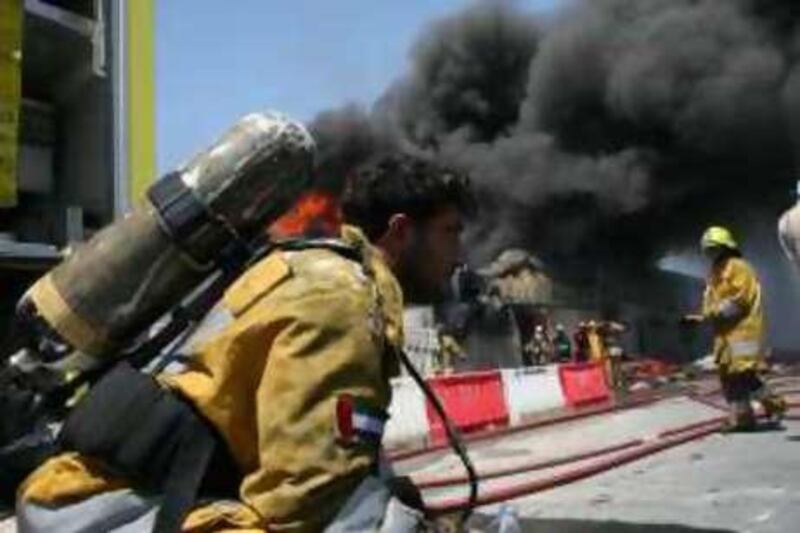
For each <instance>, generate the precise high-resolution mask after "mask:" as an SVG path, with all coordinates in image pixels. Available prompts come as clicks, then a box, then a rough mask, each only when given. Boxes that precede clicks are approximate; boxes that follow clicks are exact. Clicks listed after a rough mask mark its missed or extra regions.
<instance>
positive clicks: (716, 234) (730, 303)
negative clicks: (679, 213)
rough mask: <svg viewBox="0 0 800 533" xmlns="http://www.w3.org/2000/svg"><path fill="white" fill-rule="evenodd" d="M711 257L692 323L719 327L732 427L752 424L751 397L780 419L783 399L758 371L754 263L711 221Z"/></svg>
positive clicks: (707, 237)
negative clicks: (698, 309) (768, 386)
mask: <svg viewBox="0 0 800 533" xmlns="http://www.w3.org/2000/svg"><path fill="white" fill-rule="evenodd" d="M701 248H702V250H703V253H704V254H705V255H706V257H708V258H709V259H710V261H711V270H710V272H709V275H708V279H707V284H706V289H705V293H704V295H703V309H702V314H700V315H690V316H689V317H687V320H688V321H689V322H695V323H700V322H708V323H710V324H711V327H712V329H713V331H714V357H715V361H716V363H717V367H718V371H719V376H720V381H721V384H722V389H723V393H724V395H725V399H726V401H727V402H728V404H729V405H730V406H731V421H730V423H729V428H730V429H743V430H747V429H752V428H753V427H754V426H755V416H754V413H753V409H752V407H751V403H750V402H751V400H759V401H760V402H761V403H762V405H763V407H764V410H765V412H766V414H767V416H769V417H777V418H779V417H780V416H781V415H782V414H783V412H784V411H785V402H784V400H783V399H782V398H781V397H779V396H777V395H775V394H772V393H770V392H769V390H768V389H767V387H766V385H765V384H764V383H763V382H762V380H761V378H760V376H759V373H760V372H761V371H762V370H763V367H764V329H765V321H764V301H763V294H762V291H761V284H760V283H759V280H758V277H757V275H756V273H755V271H754V270H753V267H752V266H750V264H749V263H748V262H747V261H745V260H744V258H743V257H742V254H741V252H740V251H739V246H738V244H737V243H736V240H735V239H734V238H733V235H732V234H731V232H730V231H728V230H727V229H726V228H723V227H720V226H712V227H710V228H708V229H707V230H706V231H705V233H704V234H703V237H702V239H701Z"/></svg>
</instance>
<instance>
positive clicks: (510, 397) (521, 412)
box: [383, 363, 611, 449]
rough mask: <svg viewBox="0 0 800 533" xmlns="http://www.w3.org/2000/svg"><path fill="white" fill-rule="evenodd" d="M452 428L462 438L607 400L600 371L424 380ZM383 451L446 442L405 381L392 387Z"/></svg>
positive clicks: (583, 368) (571, 367) (567, 367)
mask: <svg viewBox="0 0 800 533" xmlns="http://www.w3.org/2000/svg"><path fill="white" fill-rule="evenodd" d="M428 383H429V384H430V386H431V388H432V389H433V391H434V392H435V393H436V394H437V395H438V397H439V398H440V400H441V401H442V404H443V406H444V408H445V410H446V411H447V413H448V415H449V416H450V418H451V420H452V421H453V423H454V424H455V425H456V426H457V427H458V428H459V429H460V430H461V431H462V432H464V433H473V432H476V431H481V430H484V429H488V428H493V427H505V426H512V427H513V426H518V425H523V424H525V423H526V422H528V421H530V420H531V419H532V418H535V417H536V416H537V415H541V414H543V413H546V412H548V411H553V410H556V409H560V408H565V407H583V406H588V405H592V404H596V403H601V402H605V401H607V400H609V399H610V398H611V392H610V390H609V388H608V385H607V383H606V379H605V373H604V370H603V368H602V366H600V365H598V364H596V363H575V364H563V365H557V366H556V365H553V366H548V367H539V368H516V369H504V370H492V371H486V372H466V373H462V374H453V375H449V376H437V377H432V378H429V379H428ZM392 390H393V394H394V395H393V397H392V404H391V406H390V408H389V414H390V419H389V423H388V424H387V426H386V433H385V434H384V438H383V443H384V447H385V448H387V449H398V448H406V449H408V448H419V447H424V446H426V445H436V444H439V443H441V442H442V441H443V440H444V439H445V433H444V427H443V425H442V422H441V420H439V417H438V416H437V415H436V413H435V411H434V410H433V407H432V406H431V405H429V404H428V402H427V401H426V400H425V398H424V396H423V393H422V391H420V390H419V388H418V387H417V385H416V384H415V383H414V382H413V381H412V380H411V379H410V378H408V377H402V378H397V379H396V380H393V382H392Z"/></svg>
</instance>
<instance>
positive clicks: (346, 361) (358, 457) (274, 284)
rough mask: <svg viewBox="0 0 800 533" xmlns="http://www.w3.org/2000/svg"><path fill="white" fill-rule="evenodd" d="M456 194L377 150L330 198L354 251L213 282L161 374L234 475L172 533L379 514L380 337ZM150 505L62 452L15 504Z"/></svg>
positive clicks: (447, 245) (93, 510)
mask: <svg viewBox="0 0 800 533" xmlns="http://www.w3.org/2000/svg"><path fill="white" fill-rule="evenodd" d="M471 202H472V199H471V196H470V191H469V186H468V183H467V181H466V179H465V178H463V177H461V176H459V175H457V174H455V173H453V172H452V171H449V170H447V169H445V168H443V167H438V166H436V165H433V164H431V163H427V162H424V161H420V160H417V159H414V158H410V157H406V156H402V157H400V156H397V157H387V158H385V159H383V160H381V161H378V162H375V163H374V164H373V165H371V166H369V167H366V168H364V169H362V170H361V171H360V172H358V173H356V174H355V175H354V177H353V179H352V182H351V184H350V186H349V189H348V192H347V194H346V195H345V198H344V201H343V208H344V213H345V217H346V220H347V222H350V223H353V224H356V225H357V226H358V227H359V228H360V229H357V228H356V227H352V226H345V227H344V228H343V230H342V239H341V240H342V242H343V243H344V244H345V245H347V246H348V247H350V248H352V249H355V250H357V251H358V257H360V259H359V260H353V259H352V258H350V257H345V256H343V255H342V254H340V253H337V252H336V251H333V250H331V249H327V248H320V249H315V248H311V249H306V250H299V251H277V252H274V253H272V254H270V255H268V256H267V257H266V258H264V259H263V260H261V261H260V262H258V263H256V264H255V265H254V266H253V267H252V268H250V269H249V270H248V271H247V272H246V273H245V274H244V275H243V276H241V277H240V278H239V279H238V280H237V281H236V282H235V283H234V284H233V285H232V286H231V287H230V288H229V289H228V290H227V292H226V294H225V296H224V298H223V300H222V302H220V304H218V305H217V306H216V307H215V309H214V310H212V312H211V313H210V314H209V316H208V317H207V318H206V322H207V324H205V327H203V328H201V331H200V333H199V334H198V335H197V338H195V339H194V340H193V341H192V343H191V344H192V346H194V348H193V349H192V350H190V352H191V353H192V359H191V360H190V362H189V363H188V367H187V368H185V369H184V370H182V371H180V372H178V373H175V374H172V375H169V376H163V375H162V377H161V382H162V383H163V384H164V386H166V387H168V388H170V389H171V390H173V391H175V392H176V393H177V394H178V395H180V396H181V397H183V398H185V399H187V400H188V401H189V402H190V403H191V404H192V405H193V406H194V407H195V408H196V410H197V411H199V413H201V414H202V416H203V417H204V418H205V420H207V421H208V422H209V423H210V424H211V425H212V426H213V428H214V429H215V430H216V431H217V432H218V434H219V435H220V436H221V437H222V439H223V440H224V442H225V444H226V445H227V448H228V450H229V451H230V455H231V456H232V458H233V460H234V461H235V463H236V465H237V466H238V468H239V469H240V470H241V473H242V478H241V484H240V485H239V487H238V493H237V494H234V495H233V496H232V497H231V498H230V499H229V500H226V501H219V500H217V501H210V502H203V504H198V505H196V506H195V507H194V508H193V509H192V510H191V511H190V512H189V514H188V516H187V517H186V518H185V520H184V521H183V530H184V531H217V530H221V529H227V530H242V531H244V530H246V531H265V530H266V531H292V532H295V531H296V532H306V531H323V530H324V529H325V528H326V527H329V526H331V525H332V524H333V525H341V523H344V524H347V523H348V522H347V521H348V519H349V517H348V516H347V515H348V513H349V514H353V513H361V514H362V515H363V514H364V511H363V510H364V509H366V515H367V517H366V518H365V516H359V517H357V518H358V523H359V524H360V525H359V526H358V529H359V530H360V529H364V528H366V527H367V526H368V525H370V524H373V525H374V524H376V523H379V522H380V519H381V518H380V513H382V512H383V509H379V507H380V505H379V503H378V502H379V501H380V499H379V498H378V499H375V496H374V495H375V494H376V490H375V487H376V486H377V485H376V484H375V480H376V479H377V476H378V470H379V468H378V467H379V458H378V450H379V446H380V438H381V434H382V431H383V426H384V424H385V422H386V418H387V416H386V411H387V408H388V406H389V401H390V394H391V387H390V384H389V377H391V376H392V375H394V374H395V373H396V372H397V364H398V363H397V360H396V359H395V357H394V355H393V352H392V350H387V349H386V347H387V346H393V347H395V348H399V347H400V346H401V344H402V310H403V300H404V293H405V297H406V299H408V300H420V301H430V300H432V299H435V298H436V297H437V296H438V294H439V291H440V288H441V287H442V286H443V285H444V283H445V282H446V280H447V278H448V276H449V275H450V273H451V272H452V270H453V268H454V267H455V265H456V263H457V261H458V259H459V254H460V250H459V248H460V231H461V228H462V222H461V219H462V214H463V212H464V210H465V209H466V208H469V206H470V205H471ZM401 287H402V289H401ZM99 423H102V421H98V424H99ZM369 498H373V499H372V500H369ZM159 501H160V500H159V495H158V494H151V493H148V492H145V491H143V490H140V487H137V486H136V484H135V483H132V482H131V481H130V480H128V479H121V478H119V477H117V476H115V475H114V474H113V473H111V472H110V471H109V470H108V469H107V468H106V465H104V464H103V463H102V461H97V460H94V459H91V458H87V457H83V456H81V455H78V454H76V453H65V454H62V455H60V456H57V457H55V458H54V459H51V460H50V461H48V462H47V463H45V464H44V465H42V466H41V467H40V468H39V469H38V470H37V471H35V472H34V473H33V474H32V475H31V476H30V477H29V478H28V479H27V480H26V482H25V483H24V485H23V486H22V487H21V489H20V491H19V497H18V505H17V515H18V521H19V524H20V529H21V530H22V531H84V530H86V531H89V530H91V531H114V530H120V531H121V530H125V531H146V530H148V529H151V528H152V525H153V523H154V515H155V514H156V511H157V509H158V504H159ZM365 501H370V502H371V503H370V504H369V505H367V504H365V503H364V502H365ZM384 503H385V502H384ZM376 513H378V514H377V516H376V517H372V515H374V514H376ZM370 517H371V518H370ZM351 527H352V526H351Z"/></svg>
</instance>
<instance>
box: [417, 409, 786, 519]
mask: <svg viewBox="0 0 800 533" xmlns="http://www.w3.org/2000/svg"><path fill="white" fill-rule="evenodd" d="M706 396H707V395H699V396H689V397H690V398H692V399H694V400H696V401H699V402H701V403H703V404H705V405H708V406H710V407H713V408H716V409H719V410H725V407H724V406H722V405H719V404H718V403H716V402H714V401H713V400H711V399H709V398H706ZM789 406H790V407H800V404H797V403H790V405H789ZM784 418H785V419H786V420H800V415H791V414H789V415H787V416H785V417H784ZM726 419H727V416H718V417H713V418H709V419H707V420H702V421H700V422H695V423H692V424H687V425H683V426H679V427H676V428H670V429H667V430H664V431H661V432H660V433H658V435H657V436H656V437H655V438H654V439H647V438H637V439H632V440H629V441H625V442H622V443H619V444H616V445H613V446H606V447H602V448H596V449H594V450H589V451H584V452H580V453H575V454H570V455H566V456H562V457H558V458H554V459H549V460H540V461H536V462H528V463H523V464H519V465H515V466H514V467H506V468H498V469H493V470H484V471H479V472H478V477H479V479H480V480H481V481H484V480H488V479H493V478H499V477H506V476H512V475H518V474H523V473H526V472H533V471H536V470H545V469H549V468H553V467H557V466H563V465H568V464H570V463H577V462H582V461H586V460H589V459H593V458H597V457H606V458H604V459H601V460H599V461H596V462H593V463H590V464H587V465H583V466H578V467H576V468H572V469H570V470H567V471H565V472H561V473H558V474H556V475H553V476H548V477H545V478H540V479H536V480H531V481H526V482H521V483H517V484H514V485H511V486H508V487H503V488H499V489H495V490H492V491H489V492H483V493H479V496H478V499H477V502H475V503H476V504H477V505H489V504H493V503H498V502H502V501H506V500H510V499H514V498H519V497H522V496H528V495H531V494H534V493H537V492H542V491H545V490H549V489H552V488H556V487H559V486H562V485H566V484H569V483H572V482H575V481H580V480H582V479H585V478H588V477H591V476H594V475H597V474H601V473H603V472H606V471H608V470H611V469H613V468H616V467H618V466H622V465H625V464H628V463H631V462H633V461H636V460H638V459H641V458H644V457H647V456H649V455H652V454H655V453H657V452H660V451H662V450H666V449H669V448H673V447H676V446H679V445H681V444H684V443H687V442H691V441H694V440H698V439H700V438H703V437H705V436H708V435H711V434H713V433H716V432H718V431H719V430H720V429H721V428H722V426H723V424H724V422H725V420H726ZM607 456H610V457H607ZM465 482H466V477H465V476H463V475H461V476H460V475H445V476H439V477H427V478H423V479H419V480H418V481H417V485H418V486H419V488H420V489H423V490H424V489H434V488H441V487H448V486H454V485H461V484H463V483H465ZM464 505H466V499H465V498H463V497H456V498H449V499H444V500H440V501H436V502H432V503H430V504H428V509H429V510H430V511H431V512H432V513H436V514H448V513H452V512H454V511H457V510H459V509H461V508H462V507H463V506H464Z"/></svg>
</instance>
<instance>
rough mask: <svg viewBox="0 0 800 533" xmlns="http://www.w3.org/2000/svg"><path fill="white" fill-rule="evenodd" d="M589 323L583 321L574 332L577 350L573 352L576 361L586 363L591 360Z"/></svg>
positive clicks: (573, 336)
mask: <svg viewBox="0 0 800 533" xmlns="http://www.w3.org/2000/svg"><path fill="white" fill-rule="evenodd" d="M588 327H589V326H588V323H586V322H584V321H581V322H579V323H578V327H577V329H576V330H575V333H573V335H572V338H573V340H574V343H573V344H574V345H575V352H574V354H573V357H572V358H573V361H574V362H575V363H585V362H586V361H588V360H589V336H588V334H587V333H588Z"/></svg>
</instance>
